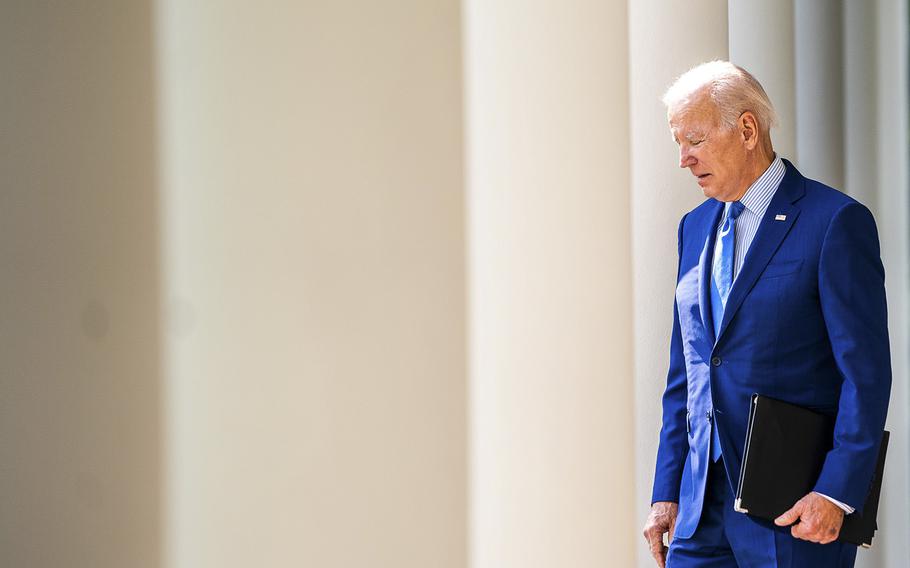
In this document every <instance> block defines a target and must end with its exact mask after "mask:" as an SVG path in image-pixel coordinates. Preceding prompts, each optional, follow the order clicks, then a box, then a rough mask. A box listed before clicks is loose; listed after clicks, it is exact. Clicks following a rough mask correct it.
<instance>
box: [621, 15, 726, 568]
mask: <svg viewBox="0 0 910 568" xmlns="http://www.w3.org/2000/svg"><path fill="white" fill-rule="evenodd" d="M726 5H727V3H726V2H725V1H723V0H699V1H695V2H685V3H682V2H664V1H662V0H643V1H636V2H630V5H629V10H630V13H629V22H630V24H629V35H630V37H629V46H630V54H629V56H630V61H631V62H632V64H631V65H630V92H631V133H632V136H631V140H632V208H631V213H632V251H633V258H634V270H633V277H634V291H635V292H634V299H635V308H634V309H635V411H636V418H635V440H636V450H637V451H636V471H637V475H636V480H637V481H638V485H637V488H636V492H635V496H636V498H635V511H636V518H637V522H636V526H637V527H641V526H643V524H644V520H645V516H646V515H647V512H648V509H649V505H650V502H651V484H652V481H653V479H654V459H655V456H656V453H657V439H658V431H659V429H660V418H661V413H660V397H661V394H662V393H663V389H664V387H665V386H666V376H667V365H668V362H669V357H668V353H669V348H670V342H669V339H670V328H671V327H672V325H673V291H674V289H675V283H676V258H677V254H676V229H677V226H678V224H679V220H680V218H681V217H682V215H683V214H684V213H685V212H686V211H688V210H690V209H692V208H693V207H695V206H696V205H698V204H699V203H701V202H702V201H703V200H704V195H703V194H702V193H701V190H700V189H699V188H698V185H696V184H695V183H694V182H693V180H692V175H691V174H690V173H689V172H687V171H684V170H680V169H679V167H678V164H679V155H678V152H677V149H676V145H675V144H674V143H673V140H672V139H671V137H670V133H669V130H668V128H667V118H666V110H665V109H664V107H663V104H662V103H661V101H660V98H661V96H662V95H663V93H664V91H665V90H666V88H667V87H669V86H670V83H672V82H673V80H674V79H675V78H676V77H677V76H678V75H680V74H681V73H683V72H684V71H686V70H687V69H689V68H690V67H692V66H694V65H696V64H698V63H702V62H704V61H709V60H712V59H726V58H727V11H726ZM680 37H685V41H678V39H679V38H680ZM669 45H672V48H671V47H668V46H669ZM636 538H637V540H636V545H635V547H634V548H635V550H636V551H637V552H638V566H641V567H642V568H644V567H651V566H653V565H654V561H653V560H652V559H651V557H650V555H649V553H648V550H647V547H646V546H645V545H644V540H643V539H642V538H641V536H640V534H639V533H636ZM612 565H616V566H619V565H620V564H618V563H617V564H612Z"/></svg>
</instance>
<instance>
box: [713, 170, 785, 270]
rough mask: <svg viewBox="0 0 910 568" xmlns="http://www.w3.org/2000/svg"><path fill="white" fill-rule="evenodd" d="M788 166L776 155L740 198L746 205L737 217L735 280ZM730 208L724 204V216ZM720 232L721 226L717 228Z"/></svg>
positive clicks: (734, 260)
mask: <svg viewBox="0 0 910 568" xmlns="http://www.w3.org/2000/svg"><path fill="white" fill-rule="evenodd" d="M786 171H787V168H786V167H785V166H784V161H783V160H781V159H780V156H775V157H774V161H773V162H771V165H770V166H768V169H767V170H765V173H763V174H762V175H760V176H759V178H758V179H757V180H755V182H754V183H753V184H752V185H750V186H749V189H747V190H746V194H745V195H743V196H742V198H741V199H740V200H739V201H740V203H742V204H743V205H745V206H746V208H745V209H743V212H742V213H740V215H739V217H737V218H736V235H735V237H736V248H735V249H734V251H733V281H734V282H735V281H736V276H737V275H739V271H740V269H741V268H742V267H743V261H744V260H745V259H746V253H747V252H749V245H751V244H752V240H753V239H754V238H755V233H757V232H758V225H759V223H761V220H762V217H764V216H765V211H767V210H768V205H769V204H770V203H771V198H773V197H774V194H775V193H776V192H777V188H778V187H779V186H780V182H781V181H782V180H783V179H784V173H786ZM729 209H730V203H726V204H724V218H725V217H726V215H727V211H728V210H729ZM717 231H718V233H720V226H718V228H717Z"/></svg>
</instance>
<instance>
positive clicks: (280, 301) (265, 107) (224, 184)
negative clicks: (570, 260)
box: [121, 0, 467, 568]
mask: <svg viewBox="0 0 910 568" xmlns="http://www.w3.org/2000/svg"><path fill="white" fill-rule="evenodd" d="M158 23H159V29H158V38H159V41H158V46H159V48H160V51H159V53H158V56H159V58H160V65H161V67H160V74H159V75H160V92H161V105H162V109H161V148H162V184H163V192H162V195H163V206H162V219H163V229H164V230H163V239H162V250H163V254H162V270H163V276H162V281H163V288H164V289H163V291H162V294H163V296H164V299H165V303H166V306H167V310H168V326H167V334H166V341H165V371H166V377H167V381H166V396H165V404H166V406H165V408H166V418H167V424H168V429H167V436H166V448H167V459H168V468H167V479H168V484H167V487H166V492H165V496H166V500H167V501H166V502H167V511H168V513H167V519H168V530H167V534H166V537H167V538H166V543H167V561H168V564H167V565H168V568H240V567H243V568H248V567H251V566H268V567H286V566H306V567H313V568H351V567H395V568H426V567H428V566H434V567H435V566H440V567H443V568H463V567H464V566H465V564H466V551H467V534H466V522H467V521H466V515H467V508H466V507H467V506H466V499H467V464H466V432H467V424H466V386H467V385H466V348H465V345H466V340H465V315H464V312H465V284H464V282H465V271H464V252H465V243H464V214H463V211H464V205H463V200H464V193H463V178H462V175H463V174H462V167H463V166H462V158H461V156H462V139H461V132H462V115H461V81H460V75H461V59H460V57H461V45H460V26H459V3H458V2H457V1H456V0H430V1H428V0H389V1H386V2H370V1H354V2H331V1H325V2H297V1H292V0H287V1H278V2H269V3H267V5H266V4H258V3H255V2H182V1H181V0H161V1H160V13H159V22H158ZM129 565H130V563H129V562H127V563H122V564H121V566H129Z"/></svg>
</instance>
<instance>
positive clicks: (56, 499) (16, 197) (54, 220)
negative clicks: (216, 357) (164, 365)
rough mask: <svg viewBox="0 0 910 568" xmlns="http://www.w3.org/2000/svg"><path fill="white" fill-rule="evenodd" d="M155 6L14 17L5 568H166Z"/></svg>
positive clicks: (7, 75) (2, 54)
mask: <svg viewBox="0 0 910 568" xmlns="http://www.w3.org/2000/svg"><path fill="white" fill-rule="evenodd" d="M152 9H153V7H152V3H151V2H149V1H143V0H139V1H136V2H117V1H115V0H108V1H98V2H93V3H92V5H91V9H90V10H89V9H86V7H85V6H84V5H80V3H75V2H30V1H28V0H21V1H16V0H14V1H10V2H6V3H4V9H3V12H4V15H3V17H2V18H0V76H2V77H3V80H2V81H0V101H2V104H0V172H3V173H2V178H3V181H2V186H3V187H2V190H0V266H2V267H3V275H2V277H0V566H10V567H12V566H28V567H29V568H58V567H60V566H67V567H69V568H122V567H124V566H130V567H134V568H158V567H159V566H160V565H161V560H162V559H161V553H160V546H159V544H160V537H161V530H162V518H161V514H160V513H161V506H160V503H159V497H160V493H161V490H162V484H161V471H162V465H163V464H162V456H161V445H162V440H161V431H162V428H161V419H160V415H161V404H160V403H161V401H160V393H161V365H160V351H161V343H160V339H159V336H160V329H161V324H160V320H159V309H158V307H159V305H158V297H159V278H160V272H159V261H158V250H157V238H158V232H159V225H158V219H157V212H158V194H157V184H156V167H157V163H156V156H155V115H156V110H157V109H156V101H155V96H154V92H155V89H154V35H153V33H152V30H153V25H152Z"/></svg>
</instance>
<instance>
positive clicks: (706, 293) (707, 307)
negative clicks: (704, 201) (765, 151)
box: [698, 201, 724, 345]
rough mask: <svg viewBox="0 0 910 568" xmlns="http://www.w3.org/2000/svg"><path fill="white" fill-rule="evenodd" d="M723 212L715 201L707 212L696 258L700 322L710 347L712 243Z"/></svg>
mask: <svg viewBox="0 0 910 568" xmlns="http://www.w3.org/2000/svg"><path fill="white" fill-rule="evenodd" d="M723 212H724V203H723V202H722V201H715V202H714V207H713V209H710V210H709V215H708V219H709V221H710V223H709V224H708V231H707V234H706V235H705V244H704V246H703V247H702V249H701V256H700V257H699V258H698V265H699V266H698V308H699V310H700V311H701V322H702V325H704V326H705V335H706V336H707V337H710V338H711V343H712V345H713V344H714V342H715V341H716V338H715V337H714V317H713V316H712V315H711V290H710V288H709V286H711V265H712V262H713V259H714V242H715V240H716V237H717V224H718V223H720V217H721V214H722V213H723Z"/></svg>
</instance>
